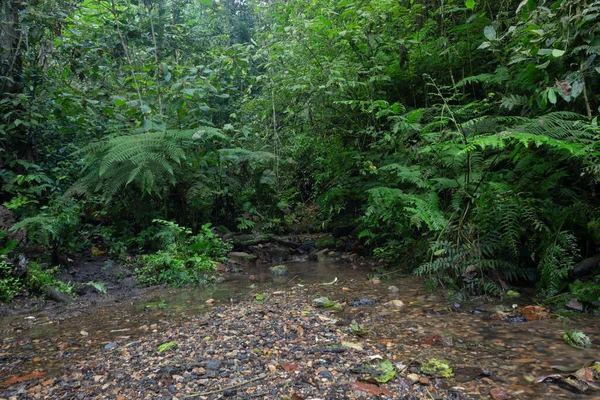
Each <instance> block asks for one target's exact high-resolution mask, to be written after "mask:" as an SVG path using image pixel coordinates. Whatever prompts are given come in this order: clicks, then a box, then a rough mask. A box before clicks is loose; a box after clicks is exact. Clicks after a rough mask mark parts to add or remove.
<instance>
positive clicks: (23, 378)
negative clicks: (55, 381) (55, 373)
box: [0, 371, 48, 387]
mask: <svg viewBox="0 0 600 400" xmlns="http://www.w3.org/2000/svg"><path fill="white" fill-rule="evenodd" d="M46 375H48V373H47V372H41V371H33V372H31V373H29V374H25V375H21V376H11V377H10V378H8V379H7V380H5V381H4V382H2V383H0V387H9V386H10V385H14V384H15V383H20V382H25V381H28V380H30V379H39V378H43V377H44V376H46Z"/></svg>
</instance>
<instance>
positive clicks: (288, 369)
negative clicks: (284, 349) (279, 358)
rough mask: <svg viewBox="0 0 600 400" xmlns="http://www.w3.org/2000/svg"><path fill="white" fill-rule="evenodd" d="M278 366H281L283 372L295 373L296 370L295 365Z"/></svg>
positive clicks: (284, 363) (296, 366)
mask: <svg viewBox="0 0 600 400" xmlns="http://www.w3.org/2000/svg"><path fill="white" fill-rule="evenodd" d="M279 365H281V368H283V369H284V371H285V372H295V371H296V370H297V369H298V365H297V364H292V363H286V362H282V363H280V364H279Z"/></svg>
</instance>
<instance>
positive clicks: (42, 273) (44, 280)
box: [27, 262, 73, 296]
mask: <svg viewBox="0 0 600 400" xmlns="http://www.w3.org/2000/svg"><path fill="white" fill-rule="evenodd" d="M58 268H59V267H58V266H57V267H53V268H49V269H43V268H42V267H41V266H40V264H38V263H35V262H30V263H29V269H28V270H27V287H28V288H31V289H32V290H34V291H37V292H43V291H44V288H45V287H46V286H50V287H53V288H54V289H56V290H57V291H59V292H60V293H63V294H66V295H68V296H72V294H73V286H72V285H71V284H69V283H66V282H63V281H61V280H59V279H57V278H56V274H57V272H58Z"/></svg>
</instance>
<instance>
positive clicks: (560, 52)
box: [552, 49, 565, 58]
mask: <svg viewBox="0 0 600 400" xmlns="http://www.w3.org/2000/svg"><path fill="white" fill-rule="evenodd" d="M563 54H565V51H564V50H559V49H552V56H554V57H556V58H558V57H560V56H562V55H563Z"/></svg>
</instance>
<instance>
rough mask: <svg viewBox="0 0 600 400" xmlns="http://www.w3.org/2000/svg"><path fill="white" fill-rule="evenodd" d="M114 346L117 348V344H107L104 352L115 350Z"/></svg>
mask: <svg viewBox="0 0 600 400" xmlns="http://www.w3.org/2000/svg"><path fill="white" fill-rule="evenodd" d="M116 346H117V342H110V343H109V344H107V345H106V346H104V350H110V349H112V348H115V347H116Z"/></svg>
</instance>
